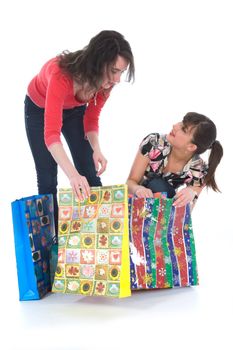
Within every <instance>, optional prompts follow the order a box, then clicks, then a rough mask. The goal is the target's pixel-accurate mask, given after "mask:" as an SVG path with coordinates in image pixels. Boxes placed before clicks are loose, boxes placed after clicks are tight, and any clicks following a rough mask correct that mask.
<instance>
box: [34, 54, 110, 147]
mask: <svg viewBox="0 0 233 350" xmlns="http://www.w3.org/2000/svg"><path fill="white" fill-rule="evenodd" d="M27 93H28V96H29V97H30V98H31V100H32V101H33V102H34V103H35V104H36V105H37V106H38V107H41V108H44V109H45V112H44V118H45V124H44V125H45V127H44V139H45V144H46V146H47V147H49V146H50V145H51V144H53V143H61V138H60V135H61V128H62V112H63V109H71V108H74V107H77V106H81V105H84V103H83V102H80V101H78V100H77V99H76V97H75V96H74V87H73V80H72V78H71V77H70V76H68V75H67V74H65V73H64V72H63V71H62V70H61V68H60V67H59V66H58V64H57V58H52V59H51V60H49V61H48V62H47V63H45V65H44V66H43V67H42V69H41V71H40V72H39V74H37V75H36V76H35V77H34V78H33V79H32V81H31V82H30V84H29V86H28V91H27ZM109 94H110V92H108V93H103V92H99V93H98V94H97V96H96V101H94V99H91V100H90V101H89V102H88V106H87V109H86V112H85V117H84V132H85V134H86V133H87V132H88V131H96V132H98V130H99V115H100V112H101V109H102V107H103V105H104V104H105V102H106V100H107V98H108V97H109Z"/></svg>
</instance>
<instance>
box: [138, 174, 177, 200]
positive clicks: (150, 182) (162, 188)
mask: <svg viewBox="0 0 233 350" xmlns="http://www.w3.org/2000/svg"><path fill="white" fill-rule="evenodd" d="M142 185H143V186H145V187H146V188H149V189H150V190H151V191H152V192H153V193H156V192H166V193H167V198H173V197H174V196H175V194H176V191H175V189H174V187H172V185H170V184H169V183H168V182H167V180H165V179H164V178H162V177H161V176H159V175H156V174H154V176H153V178H152V179H147V180H144V181H143V183H142Z"/></svg>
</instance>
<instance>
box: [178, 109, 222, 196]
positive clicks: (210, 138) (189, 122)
mask: <svg viewBox="0 0 233 350" xmlns="http://www.w3.org/2000/svg"><path fill="white" fill-rule="evenodd" d="M183 124H184V126H185V127H189V126H191V127H193V128H194V133H193V139H192V143H194V144H195V145H196V146H197V149H196V152H195V153H196V154H202V153H204V152H205V151H206V150H208V149H210V155H209V159H208V172H207V175H206V177H205V185H206V186H207V187H211V188H212V189H213V190H214V191H215V192H220V190H219V188H218V186H217V184H216V181H215V171H216V168H217V166H218V164H219V163H220V161H221V159H222V156H223V148H222V145H221V143H220V142H219V141H217V140H216V136H217V130H216V126H215V124H214V122H213V121H212V120H211V119H209V118H208V117H206V116H205V115H203V114H199V113H195V112H189V113H187V114H186V115H185V116H184V118H183Z"/></svg>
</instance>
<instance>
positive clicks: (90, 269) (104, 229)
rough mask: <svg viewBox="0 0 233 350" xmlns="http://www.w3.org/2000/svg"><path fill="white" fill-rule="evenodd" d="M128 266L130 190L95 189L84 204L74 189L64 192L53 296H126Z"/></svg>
mask: <svg viewBox="0 0 233 350" xmlns="http://www.w3.org/2000/svg"><path fill="white" fill-rule="evenodd" d="M129 266H130V264H129V234H128V194H127V187H126V186H125V185H117V186H109V187H92V188H91V195H90V197H89V198H88V199H86V200H84V201H82V202H80V201H78V200H76V198H75V196H74V194H73V192H72V190H71V189H61V190H60V191H59V234H58V264H57V269H56V273H55V279H54V283H53V288H52V291H53V292H60V293H71V294H82V295H98V296H100V295H101V296H111V297H126V296H129V295H130V294H131V290H130V270H129Z"/></svg>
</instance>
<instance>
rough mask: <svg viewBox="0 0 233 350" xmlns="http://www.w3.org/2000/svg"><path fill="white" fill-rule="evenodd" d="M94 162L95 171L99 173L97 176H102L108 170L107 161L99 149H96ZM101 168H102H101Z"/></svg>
mask: <svg viewBox="0 0 233 350" xmlns="http://www.w3.org/2000/svg"><path fill="white" fill-rule="evenodd" d="M93 160H94V164H95V169H96V171H97V176H100V175H101V174H103V172H104V171H105V170H106V167H107V159H106V158H105V157H104V156H103V154H102V152H101V151H100V150H99V149H97V150H95V149H94V151H93ZM99 166H101V167H100V168H99Z"/></svg>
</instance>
